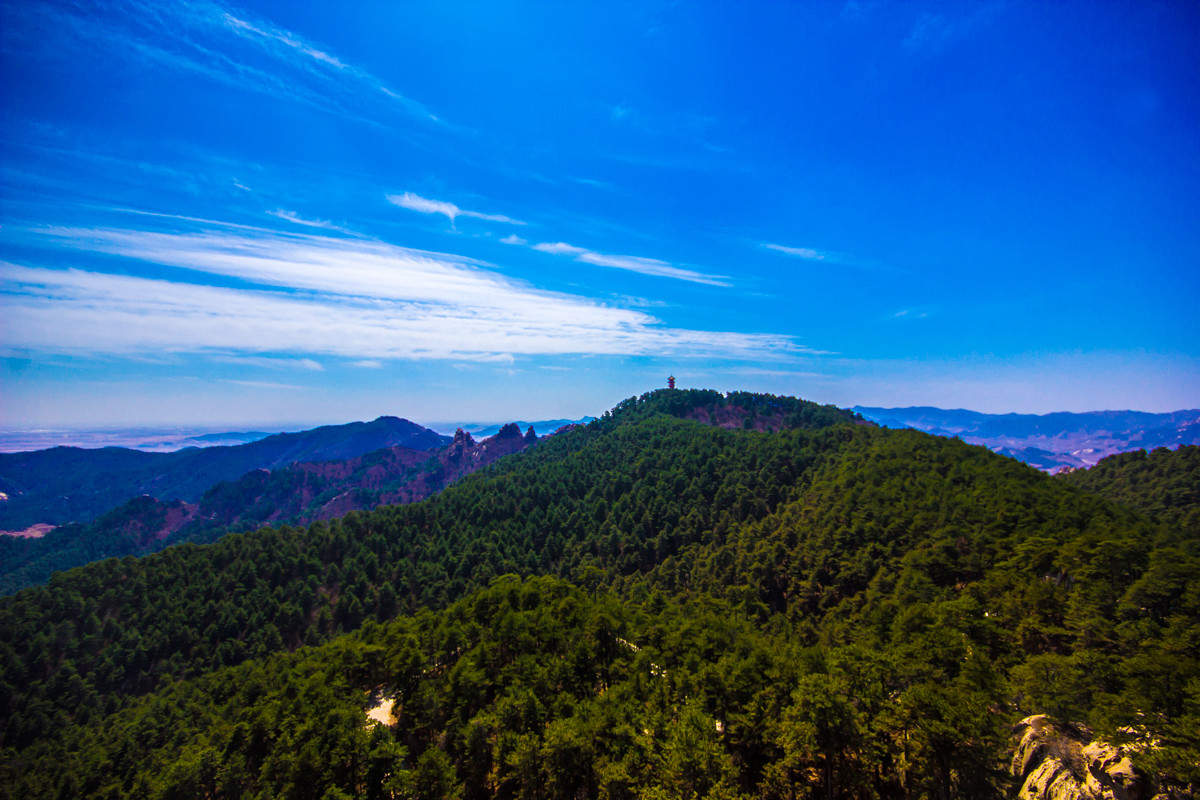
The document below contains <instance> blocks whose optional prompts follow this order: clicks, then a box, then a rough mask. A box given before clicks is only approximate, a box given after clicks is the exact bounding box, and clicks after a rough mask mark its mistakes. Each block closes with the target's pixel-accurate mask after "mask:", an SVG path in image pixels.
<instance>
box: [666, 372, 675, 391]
mask: <svg viewBox="0 0 1200 800" xmlns="http://www.w3.org/2000/svg"><path fill="white" fill-rule="evenodd" d="M667 388H668V389H674V388H675V376H674V375H672V376H671V377H669V378H667Z"/></svg>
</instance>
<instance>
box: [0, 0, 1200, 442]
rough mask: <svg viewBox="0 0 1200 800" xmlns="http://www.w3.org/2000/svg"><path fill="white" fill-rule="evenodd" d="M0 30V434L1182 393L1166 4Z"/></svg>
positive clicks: (1188, 69) (309, 19)
mask: <svg viewBox="0 0 1200 800" xmlns="http://www.w3.org/2000/svg"><path fill="white" fill-rule="evenodd" d="M0 28H2V30H0V91H2V95H0V106H2V109H0V110H2V116H0V359H2V360H0V414H2V420H0V424H3V426H4V427H8V428H20V427H30V426H40V425H57V426H103V425H132V424H181V425H197V426H199V425H226V424H228V425H231V426H234V425H238V426H240V425H250V424H253V425H278V426H282V427H286V426H296V425H307V424H316V423H323V422H342V421H348V420H352V419H367V418H372V417H374V416H377V415H379V414H396V415H399V416H404V417H408V418H411V419H414V420H417V421H424V422H437V421H448V420H481V421H492V420H503V419H506V418H524V419H536V418H547V417H578V416H582V415H584V414H597V413H600V412H602V411H603V410H605V409H607V408H609V407H611V406H612V405H613V404H614V403H616V402H617V401H619V400H621V399H623V398H624V397H627V396H630V395H633V394H638V393H640V392H642V391H645V390H648V389H651V388H654V387H657V386H661V385H664V384H665V382H666V376H667V375H668V374H675V375H676V376H678V378H679V381H680V385H682V386H699V387H711V388H717V389H722V390H730V389H750V390H756V391H769V392H775V393H783V394H793V395H798V396H801V397H806V398H810V399H813V400H817V401H820V402H830V403H837V404H839V405H847V406H848V405H854V404H862V405H875V406H901V405H918V404H922V405H937V406H942V407H966V408H972V409H976V410H981V411H988V412H1007V411H1019V412H1038V413H1041V412H1049V411H1055V410H1073V411H1083V410H1096V409H1104V408H1136V409H1142V410H1149V411H1165V410H1172V409H1178V408H1186V407H1197V406H1200V323H1198V322H1197V319H1198V318H1200V315H1198V314H1197V313H1196V311H1195V308H1196V306H1197V299H1198V298H1200V269H1198V267H1200V263H1198V255H1197V254H1200V48H1198V47H1197V46H1196V42H1197V41H1200V10H1198V8H1197V6H1196V5H1195V4H1193V3H1184V2H1168V3H1161V4H1156V3H1143V2H1139V3H1125V4H1123V3H1092V2H1086V3H1053V4H1049V3H944V4H943V3H931V4H924V3H916V2H911V3H910V2H906V3H894V4H889V3H867V2H848V3H766V2H763V3H736V4H735V3H656V2H638V3H620V2H618V3H612V2H605V3H595V4H590V3H589V4H584V3H551V2H544V3H454V4H448V3H432V2H431V3H392V2H377V3H376V2H355V3H349V4H347V3H337V4H335V3H309V2H288V3H260V2H242V3H238V4H232V3H213V2H204V1H201V2H187V3H171V2H149V0H114V1H113V2H94V3H92V2H81V3H77V4H76V3H67V2H61V3H60V2H29V1H25V2H8V3H4V4H3V6H2V18H0Z"/></svg>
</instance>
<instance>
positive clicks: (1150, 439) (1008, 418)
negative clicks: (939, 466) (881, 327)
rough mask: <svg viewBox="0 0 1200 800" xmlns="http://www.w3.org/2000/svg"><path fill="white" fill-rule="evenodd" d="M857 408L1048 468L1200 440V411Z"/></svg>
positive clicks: (879, 419)
mask: <svg viewBox="0 0 1200 800" xmlns="http://www.w3.org/2000/svg"><path fill="white" fill-rule="evenodd" d="M853 410H854V411H856V412H857V413H860V414H862V415H863V416H865V417H867V418H868V419H871V420H873V421H874V422H876V423H878V424H880V425H884V426H886V427H889V428H900V427H903V428H915V429H917V430H921V431H924V432H926V433H931V434H934V435H937V436H951V437H958V438H961V439H962V440H963V441H965V442H968V443H970V444H978V445H983V446H984V447H987V448H988V449H990V450H992V451H993V452H997V453H1000V454H1001V455H1006V456H1010V457H1012V458H1016V459H1018V460H1019V461H1024V462H1025V463H1027V464H1030V465H1031V466H1034V467H1037V468H1038V469H1041V470H1045V471H1048V472H1055V471H1058V470H1062V469H1064V468H1071V469H1078V468H1081V467H1090V466H1094V465H1095V464H1096V463H1098V462H1099V461H1100V460H1101V459H1103V458H1105V457H1107V456H1110V455H1114V454H1116V453H1122V452H1128V451H1132V450H1138V449H1146V450H1151V449H1154V448H1156V447H1178V446H1180V445H1185V444H1200V409H1184V410H1179V411H1172V412H1166V413H1153V412H1146V411H1087V412H1068V411H1060V412H1052V413H1049V414H987V413H984V412H980V411H971V410H968V409H942V408H936V407H933V406H910V407H906V408H878V407H869V406H854V408H853Z"/></svg>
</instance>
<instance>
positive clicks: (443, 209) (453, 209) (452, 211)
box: [387, 192, 525, 225]
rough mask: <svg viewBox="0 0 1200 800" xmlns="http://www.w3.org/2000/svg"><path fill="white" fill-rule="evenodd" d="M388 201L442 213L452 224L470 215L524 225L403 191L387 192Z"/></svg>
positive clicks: (426, 211)
mask: <svg viewBox="0 0 1200 800" xmlns="http://www.w3.org/2000/svg"><path fill="white" fill-rule="evenodd" d="M387 199H388V202H389V203H392V204H393V205H397V206H400V207H401V208H407V209H408V210H409V211H416V212H419V213H421V214H444V215H445V216H446V218H447V219H449V220H450V224H451V225H453V224H454V219H455V218H456V217H472V218H474V219H483V220H487V221H488V222H503V223H504V224H506V225H524V224H525V223H524V222H521V221H520V220H519V219H513V218H512V217H506V216H504V215H503V214H484V213H483V212H481V211H468V210H466V209H463V208H459V207H458V206H456V205H454V203H447V202H446V201H445V200H430V199H428V198H426V197H421V196H420V195H417V194H413V193H412V192H405V193H404V194H389V195H388V196H387Z"/></svg>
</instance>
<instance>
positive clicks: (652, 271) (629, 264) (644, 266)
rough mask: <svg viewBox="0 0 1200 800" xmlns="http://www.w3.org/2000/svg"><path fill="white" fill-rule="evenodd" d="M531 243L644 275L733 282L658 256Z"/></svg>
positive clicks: (719, 283) (537, 247)
mask: <svg viewBox="0 0 1200 800" xmlns="http://www.w3.org/2000/svg"><path fill="white" fill-rule="evenodd" d="M500 241H501V242H503V243H504V244H519V245H526V244H527V242H526V241H525V240H524V239H520V238H518V237H515V236H511V237H505V238H504V239H501V240H500ZM528 246H529V247H531V248H533V249H534V250H537V251H539V252H542V253H549V254H550V255H555V256H564V255H565V256H570V257H572V258H573V259H575V260H576V261H580V262H583V263H584V264H592V265H594V266H597V267H611V268H613V269H623V270H626V271H628V272H636V273H638V274H640V275H650V276H653V277H656V278H674V279H675V280H680V281H688V282H689V283H702V284H705V285H708V286H730V285H731V284H730V283H729V279H728V278H726V277H725V276H724V275H709V274H707V273H704V272H696V271H695V270H690V269H681V268H680V267H676V266H673V265H671V264H669V263H667V262H666V261H660V260H658V259H657V258H643V257H641V256H612V255H606V254H604V253H597V252H595V251H594V250H588V249H587V248H586V247H577V246H575V245H573V244H567V243H566V242H539V243H538V244H532V245H528Z"/></svg>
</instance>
